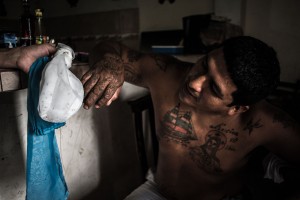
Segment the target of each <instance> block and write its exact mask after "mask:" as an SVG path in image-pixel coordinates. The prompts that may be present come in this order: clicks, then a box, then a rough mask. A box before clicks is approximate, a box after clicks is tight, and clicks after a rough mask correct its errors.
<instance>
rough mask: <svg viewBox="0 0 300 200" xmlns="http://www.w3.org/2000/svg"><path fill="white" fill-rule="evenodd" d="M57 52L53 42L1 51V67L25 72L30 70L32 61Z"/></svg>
mask: <svg viewBox="0 0 300 200" xmlns="http://www.w3.org/2000/svg"><path fill="white" fill-rule="evenodd" d="M55 52H56V48H55V46H54V45H53V44H41V45H32V46H28V47H17V48H13V49H10V50H8V51H4V52H0V67H1V68H18V69H20V70H22V71H24V72H25V73H28V72H29V69H30V66H31V65H32V63H33V62H34V61H35V60H36V59H38V58H40V57H43V56H50V55H52V54H54V53H55Z"/></svg>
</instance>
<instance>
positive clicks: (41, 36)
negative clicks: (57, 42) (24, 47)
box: [34, 9, 47, 44]
mask: <svg viewBox="0 0 300 200" xmlns="http://www.w3.org/2000/svg"><path fill="white" fill-rule="evenodd" d="M35 18H36V21H35V34H34V35H35V44H43V43H46V42H47V36H46V35H45V27H44V23H43V10H42V9H35Z"/></svg>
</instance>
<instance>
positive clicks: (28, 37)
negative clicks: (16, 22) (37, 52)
mask: <svg viewBox="0 0 300 200" xmlns="http://www.w3.org/2000/svg"><path fill="white" fill-rule="evenodd" d="M22 7H23V13H22V15H21V33H20V45H21V46H29V45H32V44H34V42H33V33H34V21H35V17H34V15H32V14H31V12H30V4H29V0H22Z"/></svg>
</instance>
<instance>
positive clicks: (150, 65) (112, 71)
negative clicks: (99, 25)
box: [82, 41, 180, 109]
mask: <svg viewBox="0 0 300 200" xmlns="http://www.w3.org/2000/svg"><path fill="white" fill-rule="evenodd" d="M177 62H179V63H180V61H178V60H177V59H175V58H173V57H171V56H166V55H150V54H142V53H140V52H138V51H135V50H133V49H130V48H128V47H126V46H124V45H122V44H120V43H118V42H112V41H106V42H103V43H100V44H98V45H97V46H96V47H95V48H94V49H93V51H92V53H91V54H90V66H91V68H90V70H89V71H88V72H87V73H86V74H85V75H84V76H83V77H82V83H83V84H84V91H85V100H84V108H86V109H88V108H89V107H91V106H92V105H93V104H95V107H96V108H100V107H101V106H103V105H109V104H110V103H111V102H112V101H113V100H115V99H116V98H117V97H118V95H119V92H120V89H121V86H122V85H123V83H124V81H127V82H130V83H133V84H135V85H138V86H142V87H149V81H150V82H154V80H153V79H158V78H161V77H162V76H157V74H158V72H159V73H160V74H164V75H165V74H166V73H164V72H166V70H167V67H168V66H169V65H174V63H177Z"/></svg>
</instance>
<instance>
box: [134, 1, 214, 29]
mask: <svg viewBox="0 0 300 200" xmlns="http://www.w3.org/2000/svg"><path fill="white" fill-rule="evenodd" d="M137 1H138V8H139V12H140V32H142V31H155V30H174V29H182V17H185V16H189V15H198V14H208V13H212V12H213V8H214V1H213V0H185V1H182V0H177V1H175V2H174V3H173V4H171V3H169V1H167V0H166V1H165V2H164V3H163V4H160V3H158V1H157V0H137Z"/></svg>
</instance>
